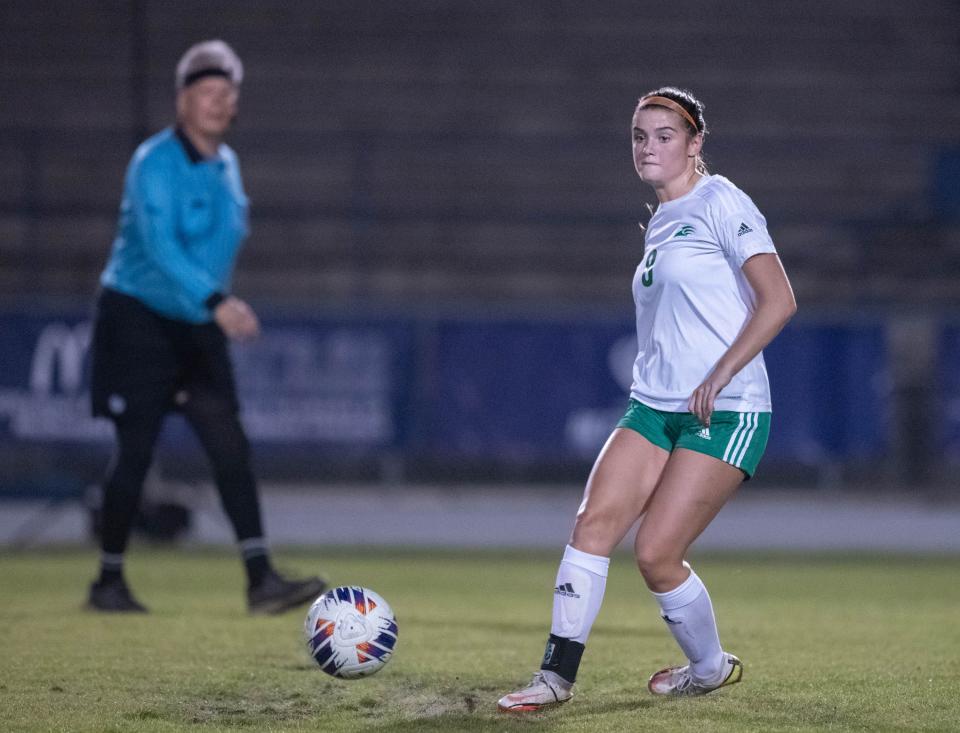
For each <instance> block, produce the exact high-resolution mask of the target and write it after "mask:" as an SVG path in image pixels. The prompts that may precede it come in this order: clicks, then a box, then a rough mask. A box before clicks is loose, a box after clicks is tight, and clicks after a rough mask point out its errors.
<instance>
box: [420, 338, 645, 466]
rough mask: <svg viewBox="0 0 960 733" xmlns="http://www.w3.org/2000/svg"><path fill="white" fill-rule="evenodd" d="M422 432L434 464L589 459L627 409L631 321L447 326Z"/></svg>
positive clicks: (632, 347)
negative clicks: (439, 459)
mask: <svg viewBox="0 0 960 733" xmlns="http://www.w3.org/2000/svg"><path fill="white" fill-rule="evenodd" d="M437 329H438V334H437V342H438V345H439V348H437V349H436V351H435V362H434V364H433V369H432V375H431V376H432V380H433V385H434V389H433V390H432V391H431V394H430V395H428V401H427V404H425V405H424V411H425V413H426V415H428V416H429V417H428V419H425V420H424V421H423V424H422V430H421V431H419V436H418V437H419V441H420V446H418V447H420V448H422V449H424V450H426V451H428V452H430V453H432V454H433V455H436V456H441V457H443V456H447V457H464V458H470V459H482V458H487V457H495V458H497V459H498V460H502V461H506V462H511V463H518V462H519V463H525V462H532V461H539V462H543V461H550V460H553V461H557V460H560V461H569V460H577V461H580V460H592V459H593V458H594V457H595V455H596V452H597V449H598V447H599V446H601V445H603V442H604V441H605V440H606V438H607V437H608V436H609V434H610V430H611V428H612V427H613V425H615V424H616V421H617V420H619V419H620V418H621V417H622V416H623V413H624V412H625V411H626V407H627V399H628V396H629V391H630V383H631V381H632V369H633V361H634V359H635V357H636V349H637V347H636V343H637V341H636V335H635V332H634V325H633V323H632V322H625V321H593V322H549V321H546V322H544V321H539V322H529V321H488V320H487V321H483V320H477V321H447V322H441V323H440V324H438V326H437Z"/></svg>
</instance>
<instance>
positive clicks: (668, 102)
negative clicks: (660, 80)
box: [640, 97, 700, 132]
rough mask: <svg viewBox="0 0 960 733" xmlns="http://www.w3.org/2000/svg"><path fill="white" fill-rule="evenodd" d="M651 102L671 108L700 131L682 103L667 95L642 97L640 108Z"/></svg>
mask: <svg viewBox="0 0 960 733" xmlns="http://www.w3.org/2000/svg"><path fill="white" fill-rule="evenodd" d="M652 104H656V105H658V106H660V107H666V108H667V109H672V110H673V111H674V112H676V113H677V114H678V115H680V116H681V117H683V119H685V120H686V121H687V122H689V123H690V126H691V127H693V129H694V130H696V131H697V132H699V131H700V128H698V127H697V123H696V121H695V120H694V119H693V117H691V116H690V113H689V112H687V110H685V109H684V108H683V105H680V104H677V103H676V102H674V101H673V100H672V99H670V98H669V97H644V98H643V99H641V100H640V109H643V108H644V107H647V106H649V105H652Z"/></svg>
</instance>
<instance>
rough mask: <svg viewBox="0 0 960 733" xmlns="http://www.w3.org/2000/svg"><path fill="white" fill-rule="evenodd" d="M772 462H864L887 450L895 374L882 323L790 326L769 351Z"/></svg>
mask: <svg viewBox="0 0 960 733" xmlns="http://www.w3.org/2000/svg"><path fill="white" fill-rule="evenodd" d="M764 360H765V361H766V364H767V373H768V374H769V377H770V390H771V394H772V396H773V417H772V420H771V427H770V441H769V443H768V444H767V452H766V459H765V460H768V461H776V460H787V461H795V462H799V463H804V464H807V465H817V464H818V463H821V462H831V463H837V462H843V461H866V460H872V459H879V458H882V457H883V456H884V455H885V454H886V451H887V447H888V435H889V433H890V425H891V419H892V416H891V413H890V411H891V408H892V398H891V391H892V379H891V375H890V372H889V358H888V352H887V342H886V335H885V331H884V328H883V326H882V325H881V324H868V325H863V324H854V325H835V324H820V323H810V322H797V323H791V324H789V325H788V326H787V327H786V328H785V329H784V330H783V332H782V333H781V334H780V335H779V336H777V338H776V339H774V340H773V342H772V343H771V344H770V345H769V346H768V347H767V348H766V349H765V350H764Z"/></svg>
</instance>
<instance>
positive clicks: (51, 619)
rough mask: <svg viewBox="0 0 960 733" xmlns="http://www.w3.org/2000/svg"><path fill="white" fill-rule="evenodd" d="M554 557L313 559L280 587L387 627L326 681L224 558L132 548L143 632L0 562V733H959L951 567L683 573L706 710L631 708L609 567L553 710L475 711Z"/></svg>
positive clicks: (624, 642) (959, 646) (528, 661)
mask: <svg viewBox="0 0 960 733" xmlns="http://www.w3.org/2000/svg"><path fill="white" fill-rule="evenodd" d="M559 555H560V551H559V550H558V551H557V552H550V553H539V552H493V551H489V552H478V551H471V552H465V551H437V550H404V549H368V550H360V551H358V550H355V549H346V548H321V549H311V550H304V551H284V552H282V553H280V561H281V564H282V565H283V566H284V567H286V568H289V569H292V571H294V572H300V573H309V572H315V571H322V572H323V573H325V574H326V575H328V577H330V579H331V580H332V581H333V582H334V583H336V584H347V583H349V584H354V585H364V586H368V587H370V588H372V589H374V590H376V591H377V592H378V593H380V594H381V595H383V596H384V597H385V598H386V599H387V600H388V601H389V602H390V604H391V606H392V607H393V609H394V611H395V612H396V614H397V617H398V621H399V626H400V638H399V642H398V644H397V650H396V654H395V655H394V658H393V659H392V660H391V661H390V663H389V664H388V665H387V667H386V668H385V669H384V670H383V671H382V672H381V673H379V674H377V675H376V676H374V677H371V678H366V679H361V680H354V681H341V680H336V679H333V678H330V677H327V676H326V675H324V674H323V673H322V672H321V671H320V670H319V668H317V667H316V665H315V664H314V663H313V661H312V660H311V659H310V658H309V657H308V656H307V653H306V650H305V647H304V645H303V640H302V631H301V629H302V622H303V616H304V613H305V609H304V610H303V612H301V611H296V612H290V613H287V614H284V615H282V616H278V617H250V616H247V615H246V613H245V608H244V596H243V592H242V591H243V577H242V572H241V567H240V563H239V562H238V561H237V559H236V557H235V555H234V554H233V553H230V552H226V551H210V550H191V551H180V550H163V551H156V550H146V549H141V548H135V549H134V551H133V552H131V553H130V557H129V559H128V576H129V579H130V582H131V585H132V587H133V588H134V591H135V592H136V593H137V595H138V596H139V597H140V598H141V600H142V601H143V602H144V603H146V604H147V605H148V606H149V607H150V609H151V613H150V614H149V615H147V616H133V617H127V616H124V617H116V616H102V615H97V614H93V613H90V612H85V611H82V610H81V605H82V602H83V599H84V596H85V593H86V586H87V583H88V582H89V580H90V579H91V577H92V574H93V570H94V567H95V565H96V555H95V553H93V552H91V551H89V550H86V549H83V550H57V551H39V552H29V553H6V554H2V555H0V594H2V602H0V621H2V623H0V648H2V650H3V662H2V665H0V720H2V721H3V725H2V727H3V729H4V730H5V731H44V732H47V731H251V730H270V731H307V730H309V731H360V730H367V731H368V730H383V731H388V730H389V731H484V730H507V731H511V730H517V731H525V730H536V729H543V730H550V731H597V730H615V729H625V730H651V731H653V730H659V731H662V730H671V731H686V730H689V731H697V732H698V733H708V732H709V731H721V730H722V731H724V732H725V733H729V731H731V730H735V731H948V730H957V727H958V721H960V702H958V695H957V691H958V682H957V680H958V679H960V625H958V624H957V621H956V619H957V608H960V587H958V584H957V583H956V582H955V580H956V577H957V575H958V571H960V558H955V557H918V556H890V555H887V556H867V555H853V556H848V555H844V556H841V555H816V556H799V555H763V556H755V555H724V556H710V557H706V556H703V557H696V556H695V557H694V558H693V561H694V564H695V567H696V569H697V572H698V574H700V576H701V577H702V578H703V579H704V581H705V582H706V583H707V584H708V586H709V588H710V592H711V596H712V597H713V601H714V605H715V608H716V611H717V616H718V620H719V623H720V633H721V639H722V641H723V643H724V646H725V648H727V649H729V650H730V651H732V652H734V653H736V654H738V655H739V656H740V657H741V658H742V659H743V660H744V663H745V675H744V682H743V683H742V684H740V685H737V686H735V687H732V688H730V689H727V690H723V691H720V692H718V693H716V694H715V695H708V696H706V697H703V698H697V699H691V700H663V699H656V698H653V697H652V696H651V695H649V693H647V692H646V689H645V683H646V679H647V677H648V676H649V675H650V674H651V673H652V672H653V671H655V670H656V669H659V668H660V667H663V666H666V665H668V664H674V663H679V662H680V661H681V659H680V657H679V651H678V649H677V648H676V646H675V644H674V642H673V640H672V638H671V637H670V635H669V633H668V631H667V630H666V628H665V627H664V625H663V622H662V621H661V620H660V618H659V615H658V611H657V607H656V604H655V603H654V602H653V600H652V598H651V597H650V596H649V594H648V593H647V592H646V591H645V589H644V588H643V584H642V582H641V580H640V578H639V575H638V574H637V573H636V571H635V570H634V567H633V563H632V561H631V559H630V558H629V557H628V556H625V555H617V556H615V557H614V558H613V562H612V564H611V575H610V580H609V582H608V585H607V596H606V599H605V602H604V607H603V609H602V610H601V612H600V616H599V618H598V620H597V623H596V625H595V626H594V630H593V633H592V635H591V637H590V641H589V643H588V645H587V651H586V653H585V655H584V659H583V665H582V667H581V673H580V678H579V680H578V686H577V694H576V696H575V697H574V699H573V700H572V701H571V702H569V703H567V704H566V705H564V706H562V707H561V708H559V709H557V710H554V711H549V712H544V713H539V714H534V715H527V716H512V715H504V714H500V713H497V712H496V708H495V703H496V700H497V698H498V697H500V696H501V695H502V694H504V693H506V692H509V691H511V690H513V689H516V688H517V687H519V686H521V685H523V684H525V683H526V682H527V680H528V679H529V676H530V675H531V674H532V672H533V671H534V670H535V669H536V667H537V666H538V661H539V658H540V655H541V653H542V650H543V644H544V641H545V639H546V634H547V631H548V630H549V614H550V604H551V589H552V584H553V579H554V575H555V572H556V566H557V562H558V560H559Z"/></svg>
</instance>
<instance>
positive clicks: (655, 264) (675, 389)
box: [630, 175, 776, 412]
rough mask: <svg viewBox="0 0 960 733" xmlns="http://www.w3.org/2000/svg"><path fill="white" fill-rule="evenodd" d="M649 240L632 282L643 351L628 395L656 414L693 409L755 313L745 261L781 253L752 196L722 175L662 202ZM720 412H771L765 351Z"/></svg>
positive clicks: (733, 385) (728, 392) (735, 383)
mask: <svg viewBox="0 0 960 733" xmlns="http://www.w3.org/2000/svg"><path fill="white" fill-rule="evenodd" d="M645 239H646V242H645V248H644V258H643V262H641V263H640V266H639V267H638V268H637V272H636V275H634V279H633V299H634V302H635V303H636V306H637V345H638V347H639V352H638V354H637V360H636V362H635V363H634V366H633V386H632V387H631V389H630V396H631V397H633V398H634V399H635V400H638V401H640V402H642V403H643V404H645V405H648V406H649V407H652V408H654V409H657V410H663V411H665V412H688V411H689V408H688V406H687V405H688V401H689V399H690V396H691V395H692V394H693V391H694V390H695V389H696V388H697V387H698V386H699V385H700V384H701V383H702V382H703V380H704V379H705V378H706V377H707V375H708V374H709V373H710V372H711V370H712V369H713V368H714V366H715V365H716V363H717V361H718V360H719V359H720V357H722V356H723V354H724V353H725V352H726V351H727V349H729V348H730V345H731V344H732V343H733V341H734V339H735V338H736V337H737V335H738V334H739V333H740V331H741V330H742V329H743V326H744V324H745V323H746V321H747V320H748V319H749V317H750V315H751V314H752V313H753V309H754V306H755V302H756V299H755V295H754V292H753V289H752V288H751V287H750V284H749V283H748V282H747V279H746V277H744V274H743V271H742V269H741V268H742V267H743V263H744V262H746V261H747V260H748V259H749V258H750V257H752V256H753V255H756V254H760V253H762V252H773V253H775V252H776V249H775V248H774V246H773V241H772V240H771V239H770V235H769V234H768V233H767V221H766V219H764V218H763V215H762V214H761V213H760V211H759V210H758V209H757V207H756V206H755V205H754V203H753V201H751V200H750V197H749V196H747V195H746V194H745V193H743V191H741V190H740V189H739V188H737V187H736V186H734V185H733V184H732V183H731V182H730V181H728V180H727V179H726V178H724V177H723V176H716V175H714V176H703V177H702V178H701V179H700V180H699V181H697V183H696V185H694V187H693V189H691V191H690V192H689V193H687V194H685V195H684V196H681V197H680V198H678V199H675V200H673V201H667V202H666V203H662V204H660V206H659V207H658V208H657V210H656V212H655V213H654V215H653V218H652V219H650V224H649V225H648V226H647V231H646V238H645ZM714 409H716V410H734V411H737V412H768V411H769V410H770V383H769V381H768V380H767V369H766V366H765V365H764V363H763V354H762V353H761V354H757V355H756V356H755V357H754V358H753V359H752V360H751V361H750V362H749V363H748V364H747V365H746V366H745V367H744V368H743V369H741V370H740V372H739V373H738V374H736V375H735V376H734V377H733V380H732V381H731V382H730V384H728V385H727V386H726V387H724V388H723V390H722V391H721V392H720V394H719V395H718V396H717V399H716V401H715V403H714Z"/></svg>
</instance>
